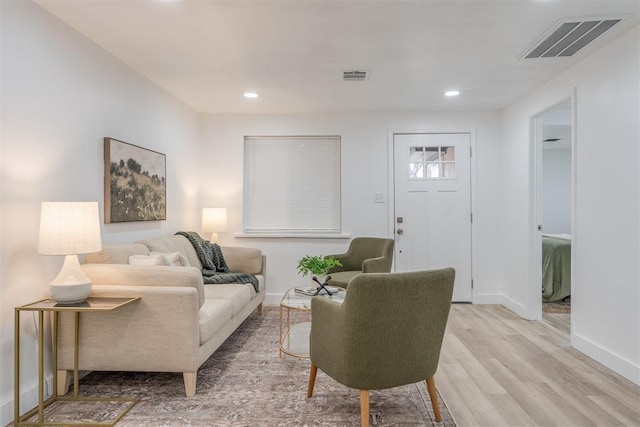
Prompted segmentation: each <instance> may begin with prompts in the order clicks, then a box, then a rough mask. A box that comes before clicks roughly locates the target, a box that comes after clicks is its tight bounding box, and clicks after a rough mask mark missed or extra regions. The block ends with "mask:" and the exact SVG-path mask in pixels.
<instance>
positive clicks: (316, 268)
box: [298, 255, 342, 295]
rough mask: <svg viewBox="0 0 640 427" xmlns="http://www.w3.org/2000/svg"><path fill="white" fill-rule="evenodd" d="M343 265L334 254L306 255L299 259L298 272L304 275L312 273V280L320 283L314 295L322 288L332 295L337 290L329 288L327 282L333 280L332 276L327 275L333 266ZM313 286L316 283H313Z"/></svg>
mask: <svg viewBox="0 0 640 427" xmlns="http://www.w3.org/2000/svg"><path fill="white" fill-rule="evenodd" d="M341 266H342V263H341V262H340V261H338V260H337V259H335V258H334V257H332V256H328V257H324V256H322V255H314V256H311V255H305V256H303V257H302V258H300V260H299V261H298V273H299V274H301V275H303V276H306V275H308V274H310V275H312V277H311V280H312V281H313V282H315V283H317V284H318V285H319V286H318V287H316V292H315V294H314V295H318V294H319V293H320V291H322V290H324V291H325V292H326V293H327V294H328V295H332V294H333V293H334V292H335V291H332V290H330V289H328V288H327V283H329V280H331V276H327V274H329V271H331V269H332V268H334V267H341ZM313 286H315V285H314V284H312V287H313Z"/></svg>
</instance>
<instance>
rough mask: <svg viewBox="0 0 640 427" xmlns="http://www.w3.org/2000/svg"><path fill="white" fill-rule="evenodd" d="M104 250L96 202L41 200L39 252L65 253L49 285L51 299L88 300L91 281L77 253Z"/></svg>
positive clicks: (43, 253)
mask: <svg viewBox="0 0 640 427" xmlns="http://www.w3.org/2000/svg"><path fill="white" fill-rule="evenodd" d="M101 249H102V242H101V238H100V214H99V212H98V203H97V202H42V208H41V211H40V239H39V242H38V253H40V254H42V255H65V256H66V257H65V260H64V264H63V266H62V269H61V270H60V273H59V274H58V276H57V277H56V278H55V279H53V281H52V282H51V285H50V291H51V298H52V299H54V300H55V301H56V302H59V303H64V304H72V303H78V302H82V301H84V300H86V299H87V297H88V296H89V294H91V280H90V279H89V278H88V277H87V276H86V275H85V274H84V272H83V271H82V268H80V263H79V262H78V254H86V253H91V252H98V251H99V250H101Z"/></svg>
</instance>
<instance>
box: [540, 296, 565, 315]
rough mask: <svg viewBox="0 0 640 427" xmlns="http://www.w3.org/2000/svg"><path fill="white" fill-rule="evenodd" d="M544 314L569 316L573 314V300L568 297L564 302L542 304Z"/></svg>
mask: <svg viewBox="0 0 640 427" xmlns="http://www.w3.org/2000/svg"><path fill="white" fill-rule="evenodd" d="M542 312H543V313H552V314H569V313H571V298H570V297H568V298H566V299H565V300H563V301H555V302H544V303H542Z"/></svg>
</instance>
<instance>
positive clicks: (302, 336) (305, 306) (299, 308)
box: [279, 288, 346, 359]
mask: <svg viewBox="0 0 640 427" xmlns="http://www.w3.org/2000/svg"><path fill="white" fill-rule="evenodd" d="M345 295H346V292H345V291H344V290H342V289H341V290H340V291H339V292H336V293H334V294H333V295H331V296H329V295H326V294H324V295H317V296H313V297H312V296H309V295H304V294H300V293H298V292H296V288H291V289H289V290H288V291H287V292H286V293H285V294H284V296H283V297H282V300H281V301H280V350H279V351H280V352H279V355H280V357H282V354H283V353H284V354H288V355H289V356H294V357H298V358H301V359H308V358H309V333H310V331H311V322H310V321H308V322H296V321H294V319H293V313H301V312H306V313H310V312H311V298H329V299H332V300H334V301H337V302H339V303H342V302H343V301H344V296H345Z"/></svg>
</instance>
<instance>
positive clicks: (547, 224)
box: [541, 149, 571, 234]
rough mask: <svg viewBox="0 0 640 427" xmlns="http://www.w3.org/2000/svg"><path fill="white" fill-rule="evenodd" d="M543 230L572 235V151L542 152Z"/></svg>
mask: <svg viewBox="0 0 640 427" xmlns="http://www.w3.org/2000/svg"><path fill="white" fill-rule="evenodd" d="M541 203H542V230H543V231H544V232H545V233H551V234H571V150H544V149H543V150H542V200H541Z"/></svg>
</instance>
